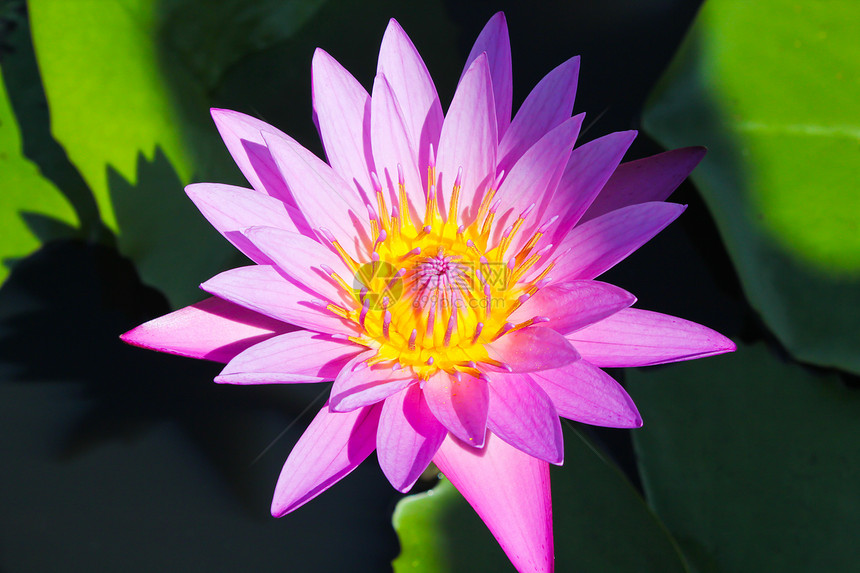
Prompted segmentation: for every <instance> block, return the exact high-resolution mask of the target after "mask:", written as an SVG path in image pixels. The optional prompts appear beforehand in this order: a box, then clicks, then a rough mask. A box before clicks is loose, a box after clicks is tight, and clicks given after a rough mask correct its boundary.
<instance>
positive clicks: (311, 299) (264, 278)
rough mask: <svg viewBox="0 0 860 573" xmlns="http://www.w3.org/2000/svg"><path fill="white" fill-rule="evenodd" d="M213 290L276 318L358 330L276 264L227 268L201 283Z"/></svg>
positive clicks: (330, 328)
mask: <svg viewBox="0 0 860 573" xmlns="http://www.w3.org/2000/svg"><path fill="white" fill-rule="evenodd" d="M200 288H202V289H203V290H205V291H206V292H208V293H210V294H214V295H215V296H218V297H221V298H223V299H226V300H229V301H230V302H233V303H235V304H238V305H239V306H243V307H245V308H247V309H250V310H252V311H255V312H259V313H261V314H264V315H266V316H270V317H272V318H274V319H276V320H280V321H283V322H289V323H291V324H295V325H297V326H300V327H302V328H307V329H308V330H315V331H317V332H326V333H329V334H335V333H347V334H352V333H354V332H355V327H354V326H353V325H352V323H349V322H347V321H345V320H344V319H342V318H340V317H339V316H336V315H334V314H332V313H331V312H330V311H328V310H327V309H326V308H325V303H323V302H322V301H319V300H318V296H317V295H315V294H312V293H311V292H309V291H307V290H304V289H302V288H301V287H299V286H298V285H296V284H295V283H293V282H290V281H289V280H288V279H287V278H285V277H284V276H283V275H281V274H280V273H279V272H278V271H277V270H276V269H275V268H274V267H270V266H266V265H251V266H247V267H239V268H235V269H230V270H229V271H224V272H223V273H221V274H219V275H216V276H214V277H212V278H211V279H209V280H208V281H206V282H205V283H203V284H202V285H200Z"/></svg>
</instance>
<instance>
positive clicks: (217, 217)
mask: <svg viewBox="0 0 860 573" xmlns="http://www.w3.org/2000/svg"><path fill="white" fill-rule="evenodd" d="M185 193H187V194H188V197H190V198H191V200H192V201H193V202H194V204H195V205H196V206H197V208H198V209H200V212H201V213H203V216H204V217H206V220H207V221H209V223H211V224H212V226H213V227H215V229H217V230H218V232H219V233H221V234H222V235H224V237H225V238H226V239H227V240H228V241H230V242H231V243H233V245H235V246H236V248H237V249H239V250H240V251H242V253H244V254H245V255H246V256H247V257H248V258H250V259H251V260H252V261H254V262H255V263H259V264H261V265H266V264H270V263H271V262H272V261H271V259H269V257H267V256H266V255H264V254H263V253H262V252H261V251H260V249H258V248H257V247H255V246H254V245H253V244H251V242H250V241H249V240H248V238H247V237H245V236H244V235H243V234H242V231H243V230H244V229H247V228H248V227H254V226H257V225H263V226H267V227H277V228H279V229H284V230H287V231H291V232H293V233H302V234H308V233H309V230H308V229H306V228H305V229H304V231H301V230H300V229H299V227H297V226H296V221H298V222H299V224H301V223H302V215H301V213H300V212H299V211H298V209H296V208H295V207H293V206H292V205H288V204H287V203H284V202H283V201H281V200H279V199H275V198H274V197H269V196H268V195H263V194H262V193H254V192H253V191H251V190H250V189H243V188H241V187H234V186H232V185H223V184H221V183H194V184H192V185H188V186H187V187H186V188H185Z"/></svg>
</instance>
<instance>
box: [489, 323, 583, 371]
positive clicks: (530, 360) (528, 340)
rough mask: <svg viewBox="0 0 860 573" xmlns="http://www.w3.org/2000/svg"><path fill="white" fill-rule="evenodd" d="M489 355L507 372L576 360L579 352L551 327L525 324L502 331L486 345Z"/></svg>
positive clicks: (555, 365) (546, 366)
mask: <svg viewBox="0 0 860 573" xmlns="http://www.w3.org/2000/svg"><path fill="white" fill-rule="evenodd" d="M486 348H487V350H488V351H489V353H490V357H492V358H495V359H496V360H498V361H500V362H502V363H503V364H504V365H505V366H507V369H509V371H510V372H534V371H536V370H547V369H550V368H558V367H559V366H564V365H565V364H568V363H570V362H573V361H574V360H579V353H578V352H577V351H576V349H575V348H574V347H573V346H571V344H570V343H569V342H568V341H567V340H565V338H564V336H562V335H561V334H559V333H557V332H556V331H554V330H552V329H551V328H543V327H540V326H537V327H534V326H533V327H528V328H523V329H520V330H515V331H513V332H510V333H508V334H505V335H504V336H502V337H501V338H499V339H498V340H495V341H493V342H491V343H490V344H487V345H486Z"/></svg>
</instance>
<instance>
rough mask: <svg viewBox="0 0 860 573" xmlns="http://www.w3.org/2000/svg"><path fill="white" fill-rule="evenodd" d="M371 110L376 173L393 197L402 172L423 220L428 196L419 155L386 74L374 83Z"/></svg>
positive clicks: (371, 133)
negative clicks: (419, 165) (425, 191)
mask: <svg viewBox="0 0 860 573" xmlns="http://www.w3.org/2000/svg"><path fill="white" fill-rule="evenodd" d="M372 110H373V111H372V114H371V122H370V135H371V140H372V142H373V156H374V157H375V159H376V168H377V170H378V173H377V175H378V176H379V178H380V180H381V181H382V185H383V187H386V186H387V188H388V189H393V190H395V194H394V197H397V189H398V183H399V182H398V178H399V175H398V173H403V178H404V182H405V184H406V185H405V188H406V193H407V196H408V197H409V200H410V202H411V205H412V210H411V211H414V214H416V215H417V216H418V217H419V220H423V218H424V211H425V206H426V202H427V198H426V195H425V194H424V182H423V181H422V177H421V174H420V171H419V167H418V154H417V153H416V152H415V147H414V144H413V143H412V141H411V138H410V136H409V133H408V127H407V125H406V123H405V121H404V116H403V114H402V113H401V108H400V105H399V103H398V100H397V98H396V97H395V95H394V92H393V91H392V90H391V86H390V85H389V83H388V80H387V79H386V76H385V75H383V74H378V75H377V76H376V79H375V80H374V82H373V104H372ZM398 167H399V169H398ZM395 204H397V203H395Z"/></svg>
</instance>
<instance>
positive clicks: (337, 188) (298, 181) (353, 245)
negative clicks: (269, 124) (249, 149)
mask: <svg viewBox="0 0 860 573" xmlns="http://www.w3.org/2000/svg"><path fill="white" fill-rule="evenodd" d="M263 139H265V140H266V144H267V145H268V146H269V150H270V151H271V152H272V156H273V157H274V158H275V161H276V162H277V164H278V168H279V169H280V170H281V174H282V175H283V176H284V180H285V181H286V182H287V185H288V186H289V188H290V190H291V191H292V193H293V198H294V199H295V201H296V204H297V205H298V206H299V209H301V211H302V214H303V215H304V216H305V218H306V219H307V220H308V222H309V223H310V224H311V227H312V228H314V229H315V230H319V229H321V228H325V229H328V230H329V231H331V232H332V233H334V236H335V237H336V238H337V239H339V240H340V241H341V243H340V244H341V245H342V246H343V248H344V249H346V251H347V252H348V253H350V254H351V255H355V254H356V253H357V252H358V251H359V247H360V246H361V240H360V238H363V239H364V242H365V244H367V243H368V238H367V233H366V231H365V229H364V223H363V221H365V220H366V219H367V208H366V207H365V205H366V204H367V198H366V197H364V198H362V197H360V196H359V194H358V192H357V191H356V190H355V189H354V187H351V186H350V185H348V184H347V183H346V182H345V181H344V180H343V179H341V178H340V176H338V174H337V173H335V172H334V171H333V170H332V168H331V167H329V166H328V165H326V164H325V163H324V162H323V161H322V160H320V159H319V158H318V157H317V156H316V155H314V154H313V153H311V152H310V151H308V150H307V149H305V148H304V147H302V146H301V145H299V144H298V143H296V142H295V141H294V140H292V139H290V138H283V137H279V136H275V135H272V134H269V133H264V134H263ZM362 248H363V247H362Z"/></svg>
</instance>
